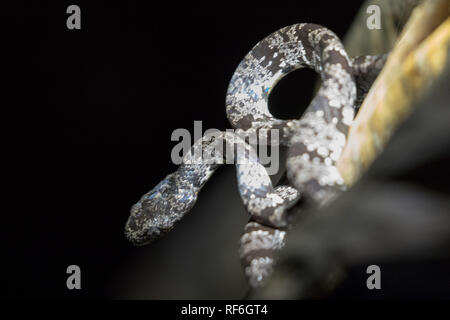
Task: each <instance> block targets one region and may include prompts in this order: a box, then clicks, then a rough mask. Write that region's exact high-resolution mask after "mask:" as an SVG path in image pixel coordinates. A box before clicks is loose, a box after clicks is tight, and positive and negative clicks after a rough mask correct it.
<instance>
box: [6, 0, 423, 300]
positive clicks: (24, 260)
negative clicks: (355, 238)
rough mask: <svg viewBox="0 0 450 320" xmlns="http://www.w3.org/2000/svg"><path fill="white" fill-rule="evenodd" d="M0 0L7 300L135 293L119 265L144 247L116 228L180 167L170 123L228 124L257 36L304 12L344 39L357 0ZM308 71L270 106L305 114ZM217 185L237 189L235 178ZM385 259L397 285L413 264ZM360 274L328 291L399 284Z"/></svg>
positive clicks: (354, 292) (349, 293)
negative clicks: (73, 271)
mask: <svg viewBox="0 0 450 320" xmlns="http://www.w3.org/2000/svg"><path fill="white" fill-rule="evenodd" d="M142 3H143V2H142ZM70 4H78V5H79V6H80V7H81V15H82V16H81V19H82V28H81V30H68V29H67V28H66V19H67V16H68V15H67V14H66V8H67V6H68V5H70ZM159 5H160V4H159ZM4 6H5V7H6V10H3V11H2V12H6V14H5V13H3V14H2V15H3V17H2V22H1V23H2V25H1V27H2V33H4V37H3V39H4V40H3V41H4V44H5V46H4V47H5V49H4V53H6V58H5V59H4V61H5V62H6V68H7V69H8V70H11V71H12V72H11V73H10V74H7V75H6V74H5V77H7V85H6V86H5V87H4V89H5V90H4V91H5V100H4V101H8V102H7V103H5V104H4V105H3V106H2V117H1V125H2V140H3V143H2V145H3V149H4V151H6V152H5V154H6V156H5V157H4V159H5V160H6V165H5V166H4V168H5V169H6V170H5V171H6V172H5V173H6V174H5V175H4V176H5V177H6V178H5V179H4V182H6V185H7V187H8V192H7V193H5V195H6V197H5V200H4V203H5V206H4V211H3V210H2V211H3V212H2V218H3V223H2V226H3V228H2V229H3V230H2V233H1V234H2V235H1V236H2V247H3V248H4V249H3V252H2V261H1V268H2V273H1V274H2V287H3V290H2V295H4V296H5V297H14V298H16V297H27V298H49V297H51V298H80V297H81V298H111V297H112V298H114V297H129V296H132V297H136V295H122V292H121V288H120V285H121V284H122V283H123V281H126V276H127V274H126V273H125V274H124V271H123V270H126V266H127V265H128V264H129V263H130V261H135V260H136V259H137V258H136V257H140V256H141V255H142V251H141V250H144V249H142V248H135V247H133V246H132V245H131V244H129V243H128V242H127V241H126V239H125V237H124V236H123V228H124V224H125V221H126V219H127V217H128V210H129V207H130V206H131V204H133V203H134V202H135V201H136V200H137V199H138V197H139V196H140V195H141V194H143V193H144V192H146V191H148V190H149V189H150V188H151V187H153V186H154V185H155V184H156V183H158V182H159V181H160V180H161V179H162V178H163V177H164V176H165V175H166V174H168V173H169V172H171V171H174V170H175V169H176V166H175V165H173V164H172V162H171V160H170V150H171V148H172V147H173V146H174V144H175V143H174V142H172V141H170V135H171V133H172V131H173V130H175V129H176V128H186V129H188V130H190V131H191V132H192V131H193V121H194V120H202V121H203V129H204V130H205V129H207V128H218V129H225V128H228V127H229V124H228V122H227V119H226V115H225V107H224V100H225V92H226V88H227V85H228V82H229V80H230V78H231V76H232V74H233V72H234V69H235V68H236V66H237V65H238V63H239V62H240V60H241V59H242V58H243V56H244V55H245V54H246V53H247V52H248V51H249V50H250V49H251V48H252V46H253V45H254V44H256V43H257V42H258V41H259V40H261V39H262V38H264V37H265V36H266V35H268V34H270V33H272V32H273V31H275V30H277V29H279V28H281V27H283V26H286V25H289V24H294V23H298V22H314V23H317V24H322V25H324V26H326V27H328V28H329V29H331V30H333V31H334V32H335V33H336V34H337V35H338V36H340V37H342V36H343V35H344V34H345V31H346V30H347V28H348V27H349V25H350V23H351V21H352V20H353V18H354V16H355V14H356V12H357V11H358V9H359V5H358V4H351V3H350V2H347V1H345V2H343V1H291V2H287V3H283V4H278V5H277V4H274V3H272V5H271V6H267V5H263V4H262V3H256V4H252V5H250V4H243V3H239V4H232V3H230V2H223V3H220V4H219V3H217V4H212V3H210V4H194V3H190V2H189V3H188V2H185V3H184V4H183V5H180V4H177V3H174V2H167V3H164V4H163V6H158V7H157V6H156V5H153V4H147V5H143V4H141V2H128V1H127V2H123V3H121V4H115V5H113V4H111V3H110V2H96V4H95V5H94V4H93V3H92V2H64V1H62V2H59V3H58V4H48V3H47V4H42V3H40V4H23V5H20V6H18V5H17V4H16V5H15V6H14V7H13V6H9V5H4ZM315 79H316V78H315V75H314V73H313V72H312V71H309V70H300V71H296V72H294V73H293V74H292V75H290V76H288V77H287V78H285V79H283V81H282V82H281V83H280V84H279V85H278V86H277V88H276V89H275V90H274V93H273V94H272V96H271V100H270V108H271V110H273V111H274V113H275V115H278V116H280V117H283V118H289V117H294V116H298V115H299V114H301V112H302V108H303V107H302V106H306V105H307V103H308V102H309V101H310V98H311V94H312V90H313V87H314V83H315ZM6 97H7V98H8V99H6ZM299 106H300V108H299ZM227 188H228V189H229V190H230V192H237V191H234V189H235V185H230V186H228V187H227ZM227 205H228V204H227V203H223V204H222V206H227ZM211 214H214V213H211ZM243 219H244V220H243V221H245V217H244V218H243ZM194 221H195V220H192V221H191V227H192V228H196V227H195V224H194ZM215 227H218V228H220V226H215ZM174 232H175V231H174ZM210 232H214V230H213V231H210ZM236 232H237V234H239V233H240V230H237V231H236ZM185 241H189V239H186V240H185ZM202 241H204V242H206V243H207V235H206V239H203V240H202ZM230 241H231V242H232V244H233V245H234V244H235V243H236V241H237V238H235V239H231V240H230ZM145 250H147V251H146V252H148V250H151V249H148V248H147V249H145ZM155 250H158V249H155ZM159 250H160V251H161V250H163V249H161V248H160V249H159ZM218 250H220V248H218ZM236 250H237V248H236ZM159 255H160V256H161V255H164V251H163V252H162V253H159ZM236 257H237V255H236ZM203 263H208V262H207V261H206V262H205V261H203ZM70 264H77V265H79V266H80V267H81V268H82V271H83V274H82V275H83V289H82V290H80V291H69V290H67V289H66V286H65V281H66V277H67V275H66V272H65V271H66V267H67V266H68V265H70ZM396 268H397V269H396ZM417 268H419V269H420V266H418V267H417ZM205 270H207V268H206V269H205ZM387 270H388V271H387V273H386V275H387V276H386V279H391V280H392V281H394V285H393V286H394V287H395V285H397V286H400V287H401V285H400V283H401V282H402V281H404V282H408V281H410V280H411V278H415V277H416V275H417V269H415V271H411V270H410V271H409V273H408V272H406V273H402V272H403V271H404V270H405V269H404V268H403V267H401V266H400V267H394V268H391V269H389V268H387ZM389 270H391V271H389ZM389 272H391V275H389ZM399 274H403V278H401V277H400V278H399V277H398V275H399ZM164 276H165V277H167V278H170V277H171V275H170V273H169V274H165V275H164ZM214 276H215V277H220V274H219V275H217V274H216V275H214ZM365 278H366V275H365V273H364V269H363V268H362V267H361V268H355V270H353V271H351V277H350V280H349V281H348V282H346V283H345V284H344V286H343V287H342V289H341V291H338V292H339V294H337V295H335V297H354V298H358V297H393V296H395V294H396V293H398V292H397V291H396V290H395V289H394V290H391V291H389V288H387V289H385V290H382V291H383V292H380V293H376V294H374V293H368V292H367V289H365ZM396 279H397V280H396ZM386 281H389V280H386ZM396 281H397V282H396ZM388 287H389V286H388ZM149 290H152V289H151V288H149ZM400 292H404V291H401V290H400ZM416 294H417V293H416ZM169 295H170V293H169V294H165V295H161V297H168V296H169ZM150 296H151V297H158V293H157V292H156V293H154V294H152V295H150ZM174 296H176V294H175V293H174ZM413 296H414V293H413ZM418 296H420V294H419V295H418ZM424 296H427V293H426V292H424ZM182 297H189V296H182ZM193 297H194V298H195V297H197V296H193ZM202 297H203V296H202ZM213 297H215V296H213ZM221 297H222V298H227V297H228V298H239V297H240V296H239V295H231V296H227V295H224V296H221Z"/></svg>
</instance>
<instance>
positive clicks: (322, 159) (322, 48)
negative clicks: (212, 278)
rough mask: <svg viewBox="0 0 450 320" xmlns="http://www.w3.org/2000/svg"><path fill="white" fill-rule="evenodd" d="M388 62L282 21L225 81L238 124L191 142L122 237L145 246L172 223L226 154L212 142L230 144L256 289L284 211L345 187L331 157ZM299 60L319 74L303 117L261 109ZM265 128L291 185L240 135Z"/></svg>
mask: <svg viewBox="0 0 450 320" xmlns="http://www.w3.org/2000/svg"><path fill="white" fill-rule="evenodd" d="M385 59H386V56H365V57H356V58H353V59H350V58H349V57H348V56H347V53H346V52H345V50H344V47H343V45H342V43H341V41H340V40H339V38H338V37H337V36H336V35H335V34H334V33H333V32H331V31H330V30H328V29H326V28H324V27H322V26H319V25H314V24H306V23H302V24H295V25H292V26H288V27H285V28H282V29H280V30H278V31H276V32H274V33H272V34H271V35H269V36H268V37H266V38H265V39H263V40H262V41H261V42H259V43H258V44H256V46H255V47H254V48H253V49H252V50H251V51H250V52H249V53H248V54H247V55H246V56H245V58H244V59H243V60H242V61H241V63H240V64H239V66H238V67H237V69H236V71H235V73H234V75H233V77H232V78H231V81H230V84H229V87H228V92H227V96H226V111H227V116H228V119H229V121H230V122H231V124H232V126H233V127H234V128H235V129H237V131H236V132H235V133H231V132H219V133H215V134H209V135H205V136H204V137H203V138H202V139H200V140H198V141H196V142H195V143H194V145H193V146H192V148H191V151H190V153H189V154H187V155H186V156H185V157H184V159H183V163H182V164H181V165H180V166H179V168H178V170H177V171H175V172H174V173H171V174H169V175H168V176H167V177H166V178H165V179H164V180H162V181H161V182H160V183H159V184H158V185H157V186H156V187H154V188H153V189H152V190H151V191H150V192H148V193H146V194H145V195H143V196H142V197H141V199H140V200H139V201H138V202H137V203H136V204H135V205H134V206H133V207H132V208H131V214H130V217H129V219H128V221H127V223H126V227H125V234H126V236H127V238H128V239H129V240H130V241H131V242H133V243H134V244H136V245H144V244H148V243H150V242H152V241H153V240H155V239H157V238H159V237H160V236H161V235H163V234H165V233H166V232H168V231H169V230H170V229H172V227H173V226H174V224H175V222H177V221H178V220H180V219H181V218H182V217H183V216H184V215H185V214H186V213H187V212H188V211H189V210H190V209H191V208H192V207H193V206H194V204H195V202H196V200H197V195H198V192H199V191H200V189H201V188H202V187H203V185H204V184H205V183H206V182H207V181H208V179H209V178H210V177H211V175H212V174H213V172H214V171H215V170H216V169H217V168H218V167H219V166H220V165H221V164H222V163H224V158H225V156H226V155H225V152H220V151H217V150H220V148H217V147H218V146H220V145H226V146H227V147H233V150H235V149H234V147H236V149H237V150H238V151H234V155H235V157H236V162H237V164H236V168H237V178H238V186H239V192H240V194H241V198H242V201H243V203H244V205H245V206H246V208H247V210H248V212H249V214H250V216H251V221H250V222H249V223H248V224H247V225H246V226H245V231H244V234H243V236H242V238H241V246H240V257H241V260H242V264H243V267H244V272H245V275H246V277H247V278H248V280H249V283H250V285H251V286H253V287H255V286H258V285H259V284H260V283H261V282H262V280H264V279H265V278H266V277H267V276H268V275H269V274H270V273H271V271H272V269H273V266H274V256H275V253H276V251H277V250H279V249H281V248H282V247H283V246H284V243H285V236H286V231H285V230H284V228H285V227H287V225H288V220H287V211H288V209H289V208H290V207H291V206H292V205H294V204H295V203H296V202H297V201H298V200H299V198H300V195H301V197H302V198H304V199H307V200H308V202H309V203H310V204H312V205H315V206H322V205H324V204H326V203H329V202H330V200H331V199H333V198H334V197H335V196H336V195H337V194H338V193H339V192H341V191H342V190H344V189H345V185H344V181H343V179H342V177H341V175H340V173H339V171H338V169H337V168H336V162H337V160H338V159H339V156H340V154H341V151H342V149H343V147H344V145H345V143H346V136H347V132H348V128H349V126H350V124H351V122H352V121H353V118H354V114H355V107H357V106H358V105H359V103H360V102H361V101H362V99H363V97H364V95H365V93H367V90H368V88H370V85H371V84H372V82H373V80H374V79H375V77H376V75H377V74H378V72H379V71H380V70H381V68H382V66H383V64H384V61H385ZM305 66H306V67H309V68H312V69H314V70H315V71H316V72H317V73H319V74H320V76H321V80H322V85H321V87H320V89H319V91H318V92H317V94H316V96H315V97H314V99H313V100H312V101H311V103H310V105H309V106H308V108H307V109H306V111H305V112H304V114H303V115H302V117H301V118H300V119H298V120H297V119H294V120H280V119H276V118H275V117H273V116H272V115H271V114H270V112H269V108H268V97H269V94H270V92H271V90H272V89H273V87H274V86H275V85H276V83H277V82H278V81H279V80H280V79H281V78H283V77H284V76H285V75H287V74H288V73H290V72H292V71H293V70H296V69H299V68H302V67H305ZM271 129H277V130H278V132H279V143H280V144H281V145H284V146H288V147H289V151H288V158H287V166H286V167H287V177H288V179H289V182H290V185H285V186H278V187H276V188H274V187H273V186H272V183H271V180H270V177H269V176H268V174H267V171H266V169H265V168H264V166H262V165H261V164H260V162H259V160H258V157H257V156H256V154H255V152H254V148H253V147H252V146H251V145H250V144H248V143H247V142H246V141H245V136H248V135H250V134H252V133H254V134H258V135H259V136H260V137H261V135H263V136H264V135H266V138H268V139H269V140H268V141H270V137H269V135H270V130H271ZM243 137H244V138H243ZM202 154H203V155H204V154H208V155H210V157H209V158H208V159H210V161H202V159H203V158H202ZM211 159H212V160H211ZM239 159H245V160H246V161H242V162H240V161H239Z"/></svg>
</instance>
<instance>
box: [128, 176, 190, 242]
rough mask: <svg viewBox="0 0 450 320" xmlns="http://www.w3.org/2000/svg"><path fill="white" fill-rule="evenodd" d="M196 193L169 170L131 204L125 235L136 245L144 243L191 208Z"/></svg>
mask: <svg viewBox="0 0 450 320" xmlns="http://www.w3.org/2000/svg"><path fill="white" fill-rule="evenodd" d="M196 200H197V193H196V192H195V191H194V190H193V189H192V188H189V187H188V186H183V184H182V183H180V181H179V179H178V176H177V173H176V172H175V173H172V174H169V175H168V176H167V177H166V178H165V179H164V180H162V181H161V182H160V183H159V184H158V185H157V186H156V187H154V188H153V189H152V190H151V191H150V192H148V193H146V194H144V195H143V196H142V197H141V199H140V200H139V201H138V202H137V203H136V204H134V205H133V206H132V207H131V210H130V216H129V218H128V221H127V223H126V226H125V235H126V237H127V238H128V240H130V241H131V242H132V243H133V244H135V245H145V244H149V243H151V242H153V241H154V240H156V239H158V238H159V237H161V236H162V235H164V234H165V233H167V232H168V231H170V230H171V229H172V228H173V226H174V224H175V222H176V221H178V220H180V219H181V218H182V217H183V216H184V215H185V214H186V213H187V212H188V211H189V210H191V209H192V207H193V206H194V204H195V202H196Z"/></svg>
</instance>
